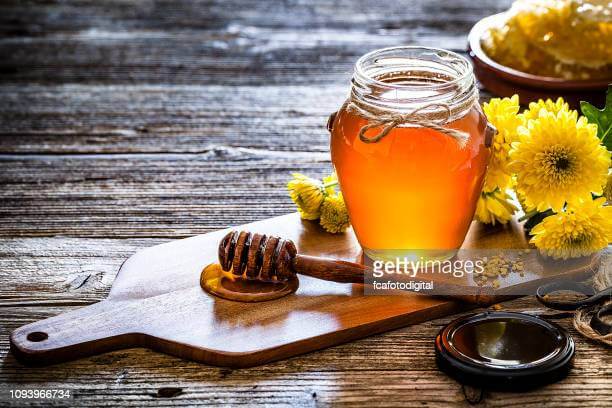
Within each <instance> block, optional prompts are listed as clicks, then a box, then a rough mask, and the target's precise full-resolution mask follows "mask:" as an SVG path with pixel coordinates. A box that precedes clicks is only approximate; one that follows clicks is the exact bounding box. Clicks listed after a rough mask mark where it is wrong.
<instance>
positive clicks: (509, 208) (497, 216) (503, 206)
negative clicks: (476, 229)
mask: <svg viewBox="0 0 612 408" xmlns="http://www.w3.org/2000/svg"><path fill="white" fill-rule="evenodd" d="M510 200H511V198H510V196H509V195H508V193H507V192H506V191H505V190H501V189H499V188H498V189H496V190H494V191H492V192H489V193H486V192H482V193H481V194H480V198H479V199H478V204H477V205H476V219H477V220H478V221H480V222H482V223H485V224H492V225H495V223H497V222H499V223H501V224H505V223H507V222H508V221H510V219H512V215H513V214H514V213H515V212H516V211H517V208H516V206H515V205H514V204H512V203H511V202H510Z"/></svg>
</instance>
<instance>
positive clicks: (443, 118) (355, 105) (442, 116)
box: [346, 92, 478, 148]
mask: <svg viewBox="0 0 612 408" xmlns="http://www.w3.org/2000/svg"><path fill="white" fill-rule="evenodd" d="M477 100H478V92H474V93H473V94H472V95H471V97H470V98H467V100H465V101H463V102H462V103H460V104H459V106H452V107H451V106H450V105H449V104H447V103H444V102H432V103H428V104H425V105H422V106H419V107H417V108H415V109H412V110H410V111H408V112H405V113H398V112H394V111H391V110H387V109H380V108H376V107H374V106H372V105H369V104H366V103H363V102H362V101H360V100H359V99H357V98H355V97H354V96H353V95H351V97H350V98H349V100H348V101H347V105H346V110H347V111H348V112H353V113H355V114H357V115H359V116H361V117H363V118H365V119H367V120H368V123H367V124H366V125H364V126H362V127H361V129H360V130H359V139H360V140H361V141H362V142H364V143H377V142H379V141H380V140H382V139H383V138H385V137H386V136H387V135H388V134H389V133H390V132H391V131H392V130H393V129H394V128H396V127H397V126H400V125H404V124H407V125H411V126H414V127H423V128H429V129H433V130H435V131H437V132H440V133H442V134H444V135H446V136H449V137H451V138H452V139H454V140H455V141H456V142H457V143H458V144H459V147H460V148H464V147H465V146H466V145H467V143H468V140H469V138H470V135H469V134H468V133H467V132H464V131H461V130H457V129H453V128H449V127H445V126H444V125H445V124H446V123H448V122H449V120H450V119H451V118H452V117H453V116H454V114H455V113H457V112H461V111H465V110H468V109H469V108H471V106H472V105H473V104H474V103H475V102H476V101H477ZM377 127H382V129H381V130H380V131H379V132H378V133H376V134H375V135H372V136H366V132H367V131H368V130H370V129H373V128H377Z"/></svg>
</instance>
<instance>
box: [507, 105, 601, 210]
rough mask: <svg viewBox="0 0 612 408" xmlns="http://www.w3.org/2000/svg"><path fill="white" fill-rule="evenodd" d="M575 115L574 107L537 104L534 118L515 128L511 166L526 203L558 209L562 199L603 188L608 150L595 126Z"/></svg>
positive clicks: (569, 200) (576, 198) (582, 196)
mask: <svg viewBox="0 0 612 408" xmlns="http://www.w3.org/2000/svg"><path fill="white" fill-rule="evenodd" d="M577 116H578V113H577V112H576V111H567V110H564V109H563V110H560V111H559V112H557V113H553V112H548V111H546V110H544V109H541V110H540V112H539V116H538V118H537V119H532V120H529V121H528V123H527V125H526V126H522V127H520V128H519V129H518V137H519V140H518V142H515V143H513V145H512V149H511V150H510V159H511V162H510V164H509V169H510V170H511V171H513V172H515V173H516V191H517V193H518V195H519V196H520V197H521V200H522V201H523V202H524V204H525V206H526V207H528V208H537V209H538V211H546V210H548V209H550V208H552V209H553V210H554V211H555V212H559V211H561V210H562V209H563V206H564V205H565V203H566V202H567V203H575V202H578V201H581V200H590V199H591V193H595V194H601V192H602V186H603V185H604V184H605V182H606V177H607V174H608V167H609V165H610V153H609V152H608V151H607V150H606V148H605V147H603V146H602V145H601V144H600V140H599V139H598V138H597V128H596V127H595V126H593V125H592V124H589V123H587V121H586V119H585V118H584V117H581V118H579V119H578V117H577Z"/></svg>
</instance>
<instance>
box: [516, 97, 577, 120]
mask: <svg viewBox="0 0 612 408" xmlns="http://www.w3.org/2000/svg"><path fill="white" fill-rule="evenodd" d="M542 109H544V110H545V111H548V112H552V113H554V114H557V113H559V112H561V111H562V110H565V111H569V110H570V108H569V105H568V104H567V102H565V101H564V100H563V98H561V97H559V98H557V100H556V101H554V102H553V101H552V100H551V99H546V100H545V101H544V100H542V99H540V100H538V101H537V102H531V103H530V104H529V109H526V110H525V111H524V112H523V113H521V116H522V117H523V119H524V122H525V123H527V121H529V120H532V119H537V118H538V117H539V116H540V110H542Z"/></svg>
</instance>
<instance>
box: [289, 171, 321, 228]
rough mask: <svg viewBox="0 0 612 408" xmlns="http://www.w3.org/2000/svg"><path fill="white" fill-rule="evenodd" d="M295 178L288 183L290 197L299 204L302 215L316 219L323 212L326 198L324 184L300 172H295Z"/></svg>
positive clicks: (305, 217)
mask: <svg viewBox="0 0 612 408" xmlns="http://www.w3.org/2000/svg"><path fill="white" fill-rule="evenodd" d="M292 176H293V179H292V180H291V181H289V183H287V190H289V197H291V199H292V200H293V202H294V203H295V204H296V205H297V209H298V212H299V213H300V216H301V217H302V218H303V219H305V220H316V219H317V218H319V216H320V214H321V211H320V209H321V204H322V203H323V199H324V194H323V193H324V189H323V185H322V184H321V183H320V182H319V181H318V180H315V179H313V178H310V177H308V176H305V175H303V174H300V173H293V174H292Z"/></svg>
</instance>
